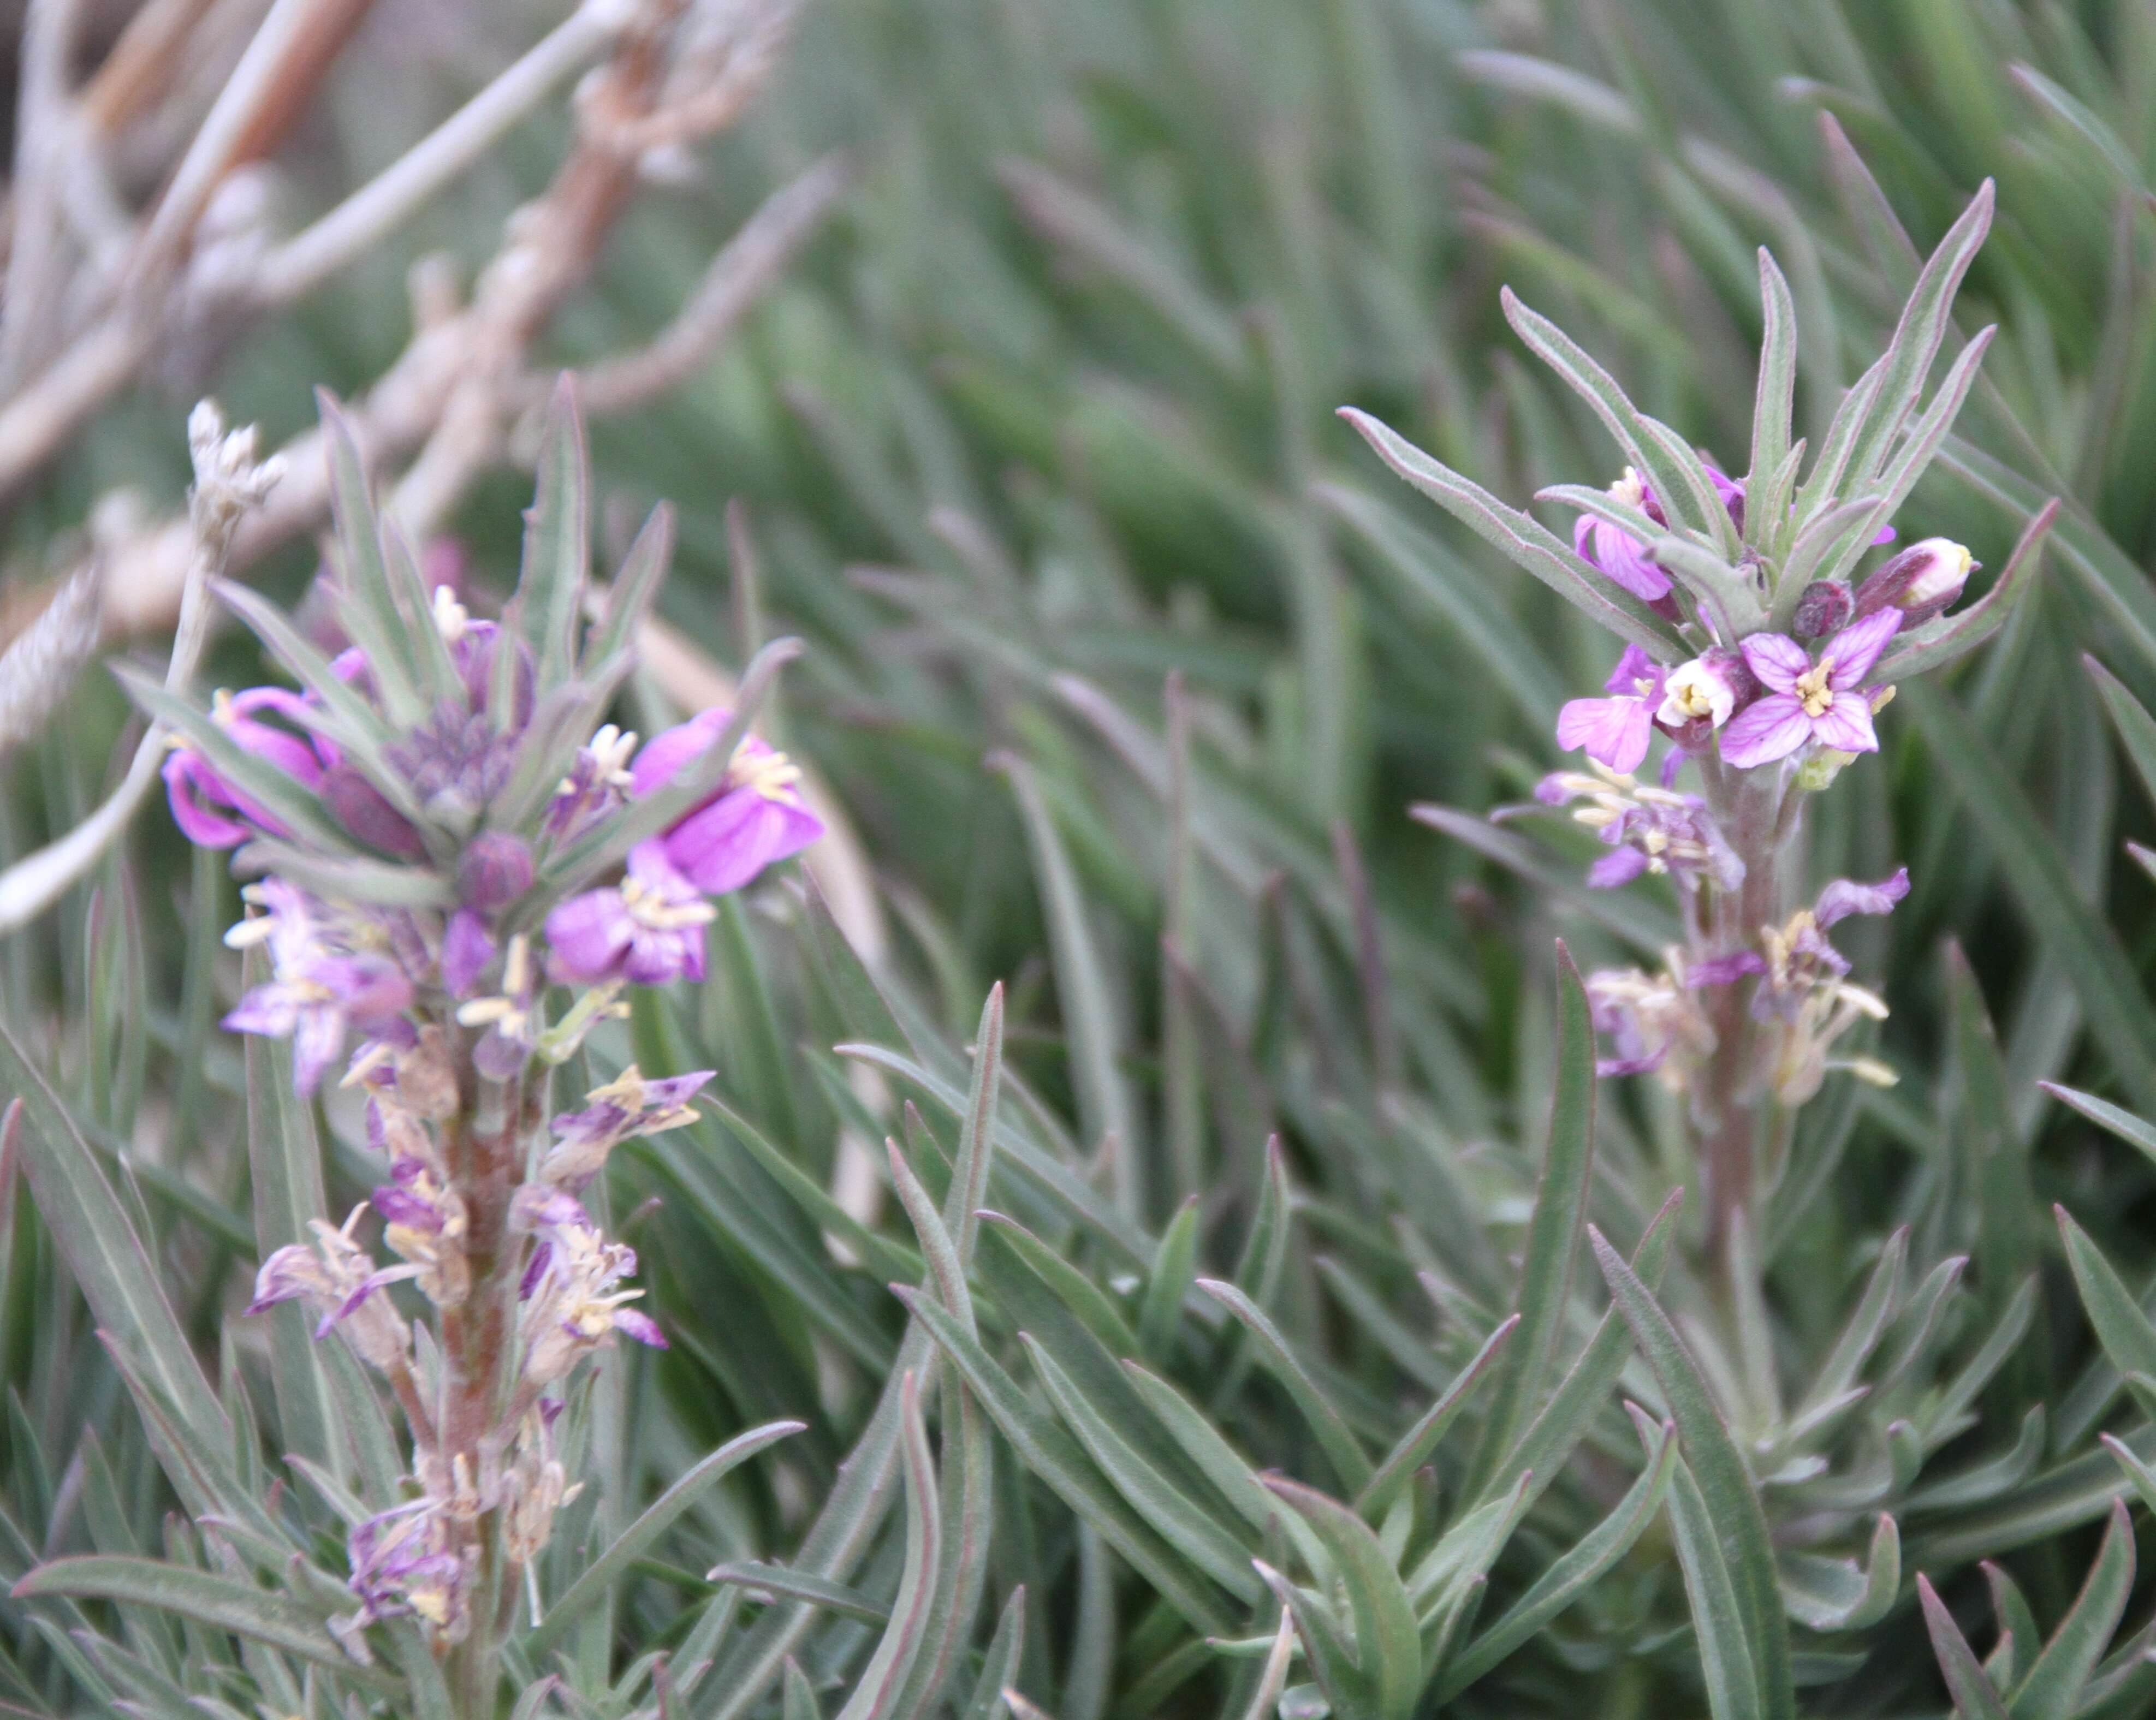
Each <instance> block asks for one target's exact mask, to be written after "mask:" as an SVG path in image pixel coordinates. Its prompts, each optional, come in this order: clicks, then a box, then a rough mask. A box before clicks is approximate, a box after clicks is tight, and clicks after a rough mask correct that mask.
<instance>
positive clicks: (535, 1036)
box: [457, 932, 544, 1081]
mask: <svg viewBox="0 0 2156 1720" xmlns="http://www.w3.org/2000/svg"><path fill="white" fill-rule="evenodd" d="M537 970H538V964H537V963H536V962H534V961H533V960H532V959H531V940H530V939H529V938H527V937H526V936H525V935H524V934H523V933H522V932H518V933H517V934H516V937H512V938H511V939H510V940H509V947H508V948H507V949H506V950H505V951H504V952H502V958H501V978H500V986H501V989H500V991H499V992H496V993H494V994H493V995H492V996H490V997H478V998H474V999H470V1001H469V1002H467V1003H464V1004H459V1005H458V1006H457V1019H458V1020H459V1022H461V1023H463V1024H464V1025H465V1026H466V1027H484V1028H485V1029H486V1033H485V1036H484V1037H483V1038H481V1040H480V1042H479V1043H478V1044H477V1045H475V1046H473V1047H472V1061H473V1062H474V1063H475V1064H476V1065H478V1066H479V1069H480V1073H481V1074H483V1075H488V1076H493V1077H494V1078H495V1080H496V1081H506V1080H508V1079H509V1077H510V1076H513V1075H515V1074H516V1071H518V1070H520V1069H521V1068H522V1067H523V1066H524V1065H525V1062H526V1060H527V1059H528V1058H529V1057H530V1056H531V1050H532V1048H533V1047H534V1046H535V1045H536V1044H537V1043H538V1040H539V1029H541V1027H542V1026H543V1025H544V1023H543V1022H542V1019H541V1018H540V1014H539V1011H538V1010H537V1009H536V1007H535V1005H536V1004H537V1002H538V998H539V974H538V971H537Z"/></svg>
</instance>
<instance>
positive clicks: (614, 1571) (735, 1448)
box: [524, 1421, 808, 1660]
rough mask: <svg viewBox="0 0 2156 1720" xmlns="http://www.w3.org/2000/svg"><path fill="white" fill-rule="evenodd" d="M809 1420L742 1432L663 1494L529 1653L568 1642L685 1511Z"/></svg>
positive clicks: (565, 1594) (548, 1622)
mask: <svg viewBox="0 0 2156 1720" xmlns="http://www.w3.org/2000/svg"><path fill="white" fill-rule="evenodd" d="M807 1427H808V1423H806V1422H805V1421H770V1422H766V1423H765V1424H764V1425H762V1427H752V1428H751V1429H750V1430H748V1431H747V1433H744V1434H738V1435H736V1436H735V1437H734V1438H732V1439H731V1440H727V1441H726V1444H725V1445H721V1446H720V1447H719V1449H718V1450H716V1451H713V1452H711V1454H710V1455H709V1456H706V1457H705V1458H703V1459H702V1460H701V1461H700V1462H698V1463H697V1464H696V1466H695V1467H694V1468H692V1469H690V1471H688V1472H687V1473H686V1474H685V1475H683V1476H681V1478H680V1480H678V1481H675V1483H674V1484H673V1485H672V1486H670V1487H669V1488H667V1489H666V1491H665V1492H663V1493H661V1494H660V1496H659V1497H657V1498H656V1499H654V1500H653V1501H652V1502H651V1503H650V1504H649V1505H648V1506H646V1507H644V1510H643V1511H642V1512H639V1514H638V1516H637V1519H636V1521H635V1522H633V1523H631V1524H630V1525H629V1527H627V1528H625V1529H624V1530H623V1531H622V1532H621V1533H620V1534H619V1536H617V1537H616V1538H614V1542H613V1545H612V1546H610V1547H608V1548H607V1550H606V1551H605V1552H603V1553H601V1554H600V1555H599V1556H598V1558H595V1559H593V1561H592V1562H591V1563H589V1564H588V1565H586V1566H585V1567H584V1568H583V1570H582V1571H580V1572H578V1573H577V1580H576V1581H575V1582H573V1583H572V1584H570V1585H569V1586H568V1588H567V1589H564V1590H563V1591H562V1595H561V1598H560V1599H557V1601H556V1602H555V1603H554V1604H553V1605H552V1606H550V1607H548V1608H547V1613H546V1616H545V1617H544V1618H542V1619H541V1620H539V1622H538V1623H537V1624H536V1625H533V1626H532V1627H531V1633H530V1634H529V1635H526V1637H525V1638H524V1650H525V1652H526V1654H528V1655H530V1656H531V1657H532V1658H533V1659H534V1660H536V1659H538V1658H539V1657H540V1656H542V1655H544V1654H545V1653H546V1652H547V1650H548V1649H550V1648H552V1646H554V1645H555V1644H556V1643H557V1642H558V1641H560V1640H561V1639H562V1632H563V1631H564V1630H567V1629H568V1628H569V1626H570V1625H572V1624H574V1623H575V1622H576V1620H577V1619H578V1618H579V1617H580V1616H581V1615H583V1613H584V1612H585V1611H586V1610H588V1608H590V1607H592V1606H593V1605H595V1604H598V1600H599V1599H600V1598H601V1597H602V1596H603V1595H604V1594H606V1592H607V1591H608V1589H610V1588H612V1587H613V1584H614V1581H615V1579H617V1578H619V1576H620V1575H621V1574H622V1573H623V1572H624V1571H626V1570H627V1569H629V1566H630V1565H632V1564H633V1563H635V1562H636V1561H637V1560H638V1559H639V1558H643V1557H644V1554H645V1553H649V1551H650V1550H651V1548H653V1547H654V1545H656V1544H657V1543H658V1541H659V1538H660V1536H662V1535H664V1534H665V1533H666V1531H667V1530H668V1529H670V1528H671V1527H673V1526H674V1523H675V1520H676V1519H677V1518H679V1517H680V1515H681V1513H682V1512H685V1511H686V1510H687V1509H688V1508H689V1507H690V1506H691V1505H694V1504H695V1503H696V1501H697V1500H698V1499H699V1498H700V1497H702V1495H703V1493H704V1492H705V1490H706V1489H707V1488H709V1487H711V1486H713V1485H714V1484H715V1483H716V1482H717V1481H719V1479H720V1478H721V1476H725V1475H726V1474H727V1473H728V1472H729V1471H732V1470H734V1469H737V1468H738V1467H739V1466H741V1465H742V1464H743V1463H746V1462H747V1461H748V1460H749V1459H750V1458H752V1457H753V1456H756V1454H757V1452H759V1451H761V1450H763V1449H764V1448H765V1447H766V1446H767V1445H776V1444H778V1441H779V1440H783V1439H785V1438H786V1437H787V1436H788V1435H791V1434H797V1433H800V1432H803V1431H804V1430H806V1428H807Z"/></svg>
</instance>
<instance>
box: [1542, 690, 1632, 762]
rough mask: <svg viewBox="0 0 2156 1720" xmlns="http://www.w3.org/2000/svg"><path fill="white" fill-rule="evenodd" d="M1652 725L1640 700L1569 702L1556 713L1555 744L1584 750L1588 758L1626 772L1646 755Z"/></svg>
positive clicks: (1577, 700)
mask: <svg viewBox="0 0 2156 1720" xmlns="http://www.w3.org/2000/svg"><path fill="white" fill-rule="evenodd" d="M1653 726H1654V716H1653V713H1652V711H1650V708H1649V706H1648V705H1647V703H1646V701H1645V700H1643V699H1573V700H1570V701H1568V702H1567V703H1566V705H1565V706H1564V708H1563V710H1561V711H1558V714H1557V740H1558V745H1559V746H1560V747H1566V748H1568V749H1569V748H1572V747H1584V748H1586V750H1587V756H1588V757H1589V758H1592V759H1594V760H1596V761H1598V762H1600V763H1603V764H1606V765H1608V766H1609V768H1610V769H1612V770H1617V771H1629V770H1630V769H1631V768H1632V767H1633V766H1635V765H1636V764H1637V763H1639V762H1640V760H1641V759H1643V758H1645V757H1646V756H1647V737H1648V736H1649V734H1650V732H1652V729H1653Z"/></svg>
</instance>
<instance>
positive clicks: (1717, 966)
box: [1684, 950, 1767, 990]
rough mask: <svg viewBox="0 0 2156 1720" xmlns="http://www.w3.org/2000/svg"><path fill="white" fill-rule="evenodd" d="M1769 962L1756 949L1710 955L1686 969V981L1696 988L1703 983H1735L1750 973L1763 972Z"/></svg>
mask: <svg viewBox="0 0 2156 1720" xmlns="http://www.w3.org/2000/svg"><path fill="white" fill-rule="evenodd" d="M1766 971H1767V963H1765V961H1764V960H1763V959H1762V958H1761V957H1760V955H1759V953H1758V951H1756V950H1738V951H1737V952H1735V953H1734V954H1732V955H1727V956H1710V957H1708V958H1707V960H1705V961H1704V962H1694V963H1691V965H1690V966H1688V967H1687V968H1686V969H1685V970H1684V978H1685V983H1686V985H1687V986H1688V987H1691V988H1692V989H1694V990H1697V989H1698V988H1700V987H1701V986H1703V985H1734V984H1735V983H1737V982H1738V980H1740V979H1742V978H1743V977H1744V976H1745V975H1746V974H1748V973H1765V972H1766Z"/></svg>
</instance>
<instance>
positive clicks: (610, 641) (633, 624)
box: [577, 501, 674, 681]
mask: <svg viewBox="0 0 2156 1720" xmlns="http://www.w3.org/2000/svg"><path fill="white" fill-rule="evenodd" d="M673 560H674V510H673V509H672V508H671V507H670V506H668V505H667V504H666V503H665V502H663V501H662V502H660V504H659V506H657V507H655V508H654V509H652V511H651V514H650V516H649V518H648V519H646V520H645V521H644V526H643V529H642V530H641V531H639V532H638V533H637V534H636V537H635V541H634V542H632V543H631V544H630V545H629V553H628V554H627V555H625V556H624V557H622V560H621V570H620V571H619V572H617V573H616V574H615V575H614V577H613V585H612V586H610V587H609V588H608V591H607V602H606V613H605V614H604V615H603V617H602V618H601V619H599V620H598V622H597V623H596V624H593V628H592V629H591V632H590V634H588V636H587V637H586V638H585V640H584V655H583V660H582V662H581V665H580V666H579V668H578V671H577V672H578V675H579V676H580V677H581V678H582V679H583V680H588V681H599V680H604V679H606V676H607V670H608V665H611V664H612V663H613V661H614V660H615V659H616V658H618V657H619V656H621V655H623V654H624V653H625V652H628V651H629V650H631V649H633V648H634V645H635V643H636V636H637V633H638V630H639V629H640V628H642V626H643V625H644V618H645V617H646V616H648V615H649V614H650V613H651V606H652V604H653V603H654V602H655V601H656V600H657V598H658V596H659V588H660V586H662V585H663V584H665V582H666V572H667V569H668V568H669V567H670V566H671V565H672V563H673Z"/></svg>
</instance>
